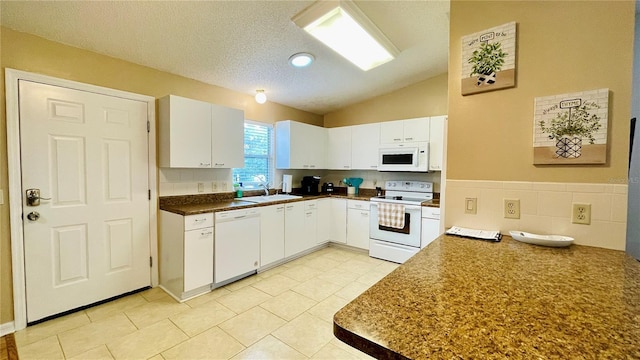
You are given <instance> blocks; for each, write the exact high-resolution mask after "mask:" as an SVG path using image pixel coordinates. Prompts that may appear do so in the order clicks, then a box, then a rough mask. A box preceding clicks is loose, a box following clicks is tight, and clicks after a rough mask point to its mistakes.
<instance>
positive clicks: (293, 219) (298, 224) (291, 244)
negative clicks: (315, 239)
mask: <svg viewBox="0 0 640 360" xmlns="http://www.w3.org/2000/svg"><path fill="white" fill-rule="evenodd" d="M304 222H305V215H304V201H298V202H292V203H286V204H285V206H284V256H285V257H289V256H292V255H295V254H298V253H301V252H302V251H304V250H305V248H306V241H305V239H304V237H305V234H306V231H305V228H304Z"/></svg>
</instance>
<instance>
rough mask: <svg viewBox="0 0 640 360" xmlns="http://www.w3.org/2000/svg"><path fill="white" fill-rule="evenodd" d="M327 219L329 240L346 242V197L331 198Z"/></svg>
mask: <svg viewBox="0 0 640 360" xmlns="http://www.w3.org/2000/svg"><path fill="white" fill-rule="evenodd" d="M329 200H331V210H330V219H329V222H330V223H329V226H328V227H329V232H330V234H329V240H330V241H333V242H337V243H341V244H346V243H347V199H340V198H332V199H329Z"/></svg>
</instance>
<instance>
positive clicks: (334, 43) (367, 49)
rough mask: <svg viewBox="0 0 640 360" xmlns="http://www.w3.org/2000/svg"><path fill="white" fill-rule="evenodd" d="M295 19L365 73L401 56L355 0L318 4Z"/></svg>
mask: <svg viewBox="0 0 640 360" xmlns="http://www.w3.org/2000/svg"><path fill="white" fill-rule="evenodd" d="M291 20H292V21H293V22H294V23H295V24H296V25H298V26H299V27H301V28H303V29H304V30H305V31H306V32H308V33H309V34H311V35H312V36H313V37H315V38H316V39H318V40H320V41H321V42H322V43H324V44H325V45H327V46H328V47H330V48H331V49H333V50H334V51H335V52H337V53H338V54H340V55H342V56H343V57H344V58H346V59H347V60H349V61H351V62H352V63H354V64H355V65H356V66H358V67H359V68H360V69H362V70H364V71H367V70H369V69H373V68H374V67H376V66H378V65H382V64H384V63H386V62H388V61H391V60H393V59H394V58H395V57H396V56H397V55H398V54H399V53H400V52H399V51H398V49H397V48H396V47H395V46H394V45H393V43H392V42H391V41H390V40H389V39H388V38H387V37H386V36H385V35H384V34H383V33H382V31H380V29H378V27H377V26H376V25H375V24H374V23H373V22H371V20H369V18H367V16H366V15H365V14H364V13H363V12H362V11H361V10H360V8H358V7H357V6H356V5H355V4H354V3H353V2H352V1H342V0H339V1H316V2H315V3H313V4H311V6H309V7H307V8H306V9H304V10H302V11H301V12H300V13H299V14H298V15H296V16H294V17H293V18H292V19H291Z"/></svg>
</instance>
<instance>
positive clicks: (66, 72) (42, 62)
mask: <svg viewBox="0 0 640 360" xmlns="http://www.w3.org/2000/svg"><path fill="white" fill-rule="evenodd" d="M0 30H1V42H0V48H1V49H2V54H1V55H0V65H1V68H2V75H0V81H2V84H3V86H0V89H1V90H0V97H1V98H2V102H1V104H2V108H1V109H0V114H1V115H0V189H3V190H4V195H5V204H4V205H0V269H1V273H0V324H4V323H7V322H10V321H12V320H13V294H12V281H11V276H12V275H11V248H10V245H11V243H10V238H9V237H10V232H9V231H10V229H9V204H8V199H7V197H8V193H7V188H8V184H7V183H8V175H7V146H6V135H7V134H6V119H5V114H6V112H5V100H4V99H5V96H4V69H5V68H13V69H18V70H23V71H29V72H34V73H39V74H44V75H49V76H54V77H58V78H63V79H67V80H74V81H79V82H83V83H88V84H93V85H98V86H104V87H108V88H113V89H119V90H124V91H129V92H133V93H138V94H144V95H150V96H153V97H156V98H159V97H162V96H164V95H167V94H175V95H180V96H184V97H188V98H193V99H199V100H203V101H208V102H212V103H216V104H220V105H225V106H229V107H234V108H238V109H243V110H244V111H245V117H246V118H248V119H252V120H257V121H263V122H267V123H273V122H275V121H278V120H286V119H290V120H297V121H302V122H306V123H310V124H314V125H322V122H323V117H322V116H321V115H317V114H312V113H308V112H304V111H300V110H297V109H293V108H290V107H287V106H282V105H279V104H275V103H271V102H267V103H266V104H264V105H258V104H256V102H255V101H254V100H253V96H252V95H247V94H243V93H238V92H234V91H230V90H227V89H224V88H221V87H218V86H212V85H208V84H205V83H202V82H199V81H195V80H191V79H187V78H184V77H181V76H177V75H173V74H169V73H166V72H162V71H158V70H154V69H151V68H148V67H144V66H140V65H136V64H133V63H129V62H126V61H122V60H118V59H114V58H111V57H108V56H104V55H100V54H97V53H93V52H90V51H85V50H81V49H78V48H74V47H70V46H65V45H62V44H60V43H56V42H52V41H48V40H45V39H43V38H39V37H36V36H32V35H28V34H24V33H20V32H16V31H13V30H9V29H7V28H1V29H0Z"/></svg>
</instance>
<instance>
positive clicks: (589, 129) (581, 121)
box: [539, 102, 602, 144]
mask: <svg viewBox="0 0 640 360" xmlns="http://www.w3.org/2000/svg"><path fill="white" fill-rule="evenodd" d="M599 108H600V106H599V105H598V104H596V103H594V102H585V103H584V104H582V105H580V106H577V107H575V108H569V109H567V110H566V111H563V112H560V113H558V114H556V116H555V117H554V118H553V119H551V120H550V121H549V122H548V124H547V122H545V121H544V120H540V122H539V125H540V129H541V130H542V132H544V133H547V134H549V139H554V140H560V138H561V137H563V136H569V137H579V138H585V139H589V143H590V144H593V143H594V142H595V141H596V139H595V137H594V134H595V133H596V132H597V131H598V130H600V127H601V126H602V125H601V124H600V118H599V117H598V116H597V115H596V114H591V113H590V112H589V110H594V109H599Z"/></svg>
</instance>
